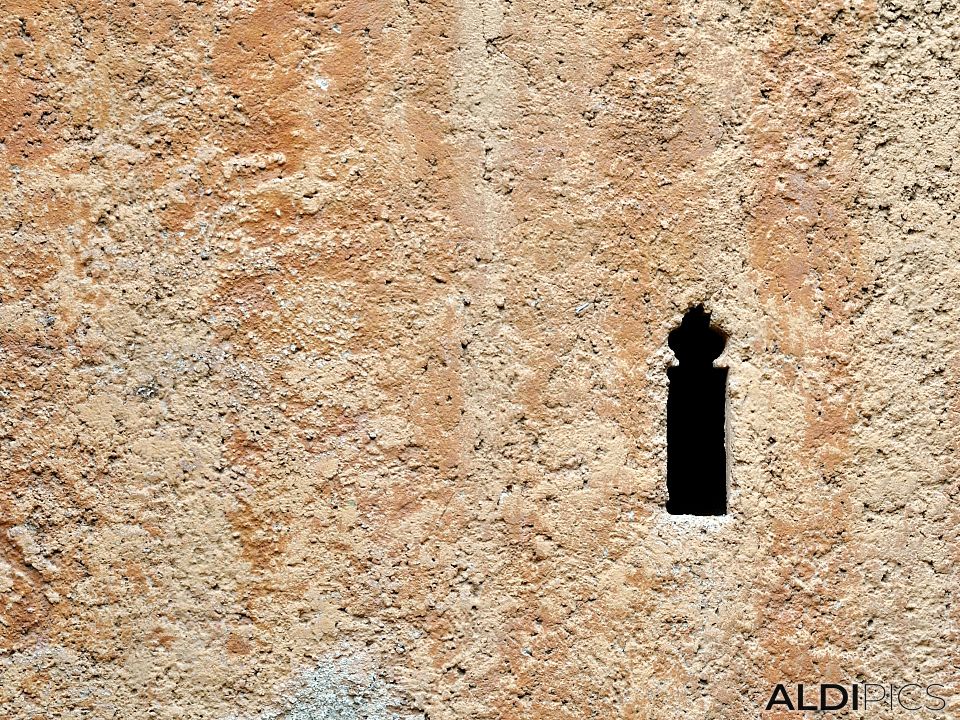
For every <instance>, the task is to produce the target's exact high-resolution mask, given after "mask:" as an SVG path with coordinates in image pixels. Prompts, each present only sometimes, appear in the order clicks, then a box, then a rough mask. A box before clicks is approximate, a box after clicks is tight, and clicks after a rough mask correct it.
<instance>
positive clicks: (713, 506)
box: [667, 305, 727, 515]
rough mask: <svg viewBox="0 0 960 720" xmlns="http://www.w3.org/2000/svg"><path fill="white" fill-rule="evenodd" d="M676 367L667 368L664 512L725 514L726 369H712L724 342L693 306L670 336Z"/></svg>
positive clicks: (700, 310) (699, 306) (701, 308)
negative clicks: (667, 497)
mask: <svg viewBox="0 0 960 720" xmlns="http://www.w3.org/2000/svg"><path fill="white" fill-rule="evenodd" d="M668 341H669V343H670V349H671V350H673V352H674V354H675V355H676V356H677V360H678V362H679V365H677V366H675V367H671V368H668V369H667V376H668V377H669V379H670V393H669V395H668V398H667V492H668V493H669V496H670V497H669V500H667V512H669V513H671V514H672V515H725V514H726V513H727V453H726V449H725V447H724V406H725V401H726V390H727V368H718V367H713V361H714V360H716V359H717V358H718V357H720V353H722V352H723V346H724V345H725V344H726V339H725V338H724V336H723V334H722V333H721V332H720V331H718V330H716V329H714V328H711V327H710V315H709V314H708V313H707V312H705V311H704V309H703V305H698V306H697V307H695V308H693V309H692V310H690V311H688V312H687V314H686V315H684V316H683V322H681V323H680V327H679V328H677V329H676V330H674V331H673V332H671V333H670V337H669V340H668Z"/></svg>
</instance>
